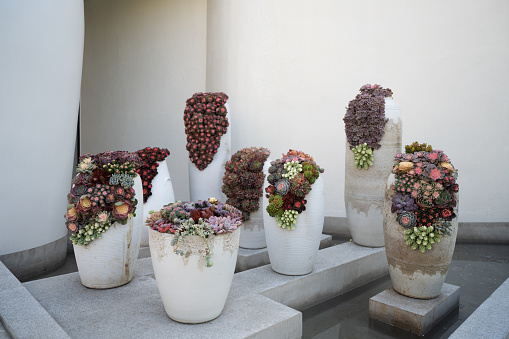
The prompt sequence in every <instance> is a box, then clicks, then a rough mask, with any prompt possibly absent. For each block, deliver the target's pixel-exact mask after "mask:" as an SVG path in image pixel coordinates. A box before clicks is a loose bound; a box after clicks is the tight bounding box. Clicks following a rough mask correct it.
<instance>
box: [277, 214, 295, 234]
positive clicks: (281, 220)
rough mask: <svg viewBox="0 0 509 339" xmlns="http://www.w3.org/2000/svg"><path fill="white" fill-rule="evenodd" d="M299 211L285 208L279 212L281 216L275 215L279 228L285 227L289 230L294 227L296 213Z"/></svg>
mask: <svg viewBox="0 0 509 339" xmlns="http://www.w3.org/2000/svg"><path fill="white" fill-rule="evenodd" d="M298 214H299V213H298V212H297V211H294V210H286V211H284V212H283V214H281V216H276V221H277V224H278V225H279V226H280V227H281V228H286V229H289V230H294V229H295V224H296V223H297V215H298Z"/></svg>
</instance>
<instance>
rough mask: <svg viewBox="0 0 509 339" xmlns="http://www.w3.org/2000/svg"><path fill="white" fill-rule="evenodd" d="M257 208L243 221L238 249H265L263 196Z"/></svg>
mask: <svg viewBox="0 0 509 339" xmlns="http://www.w3.org/2000/svg"><path fill="white" fill-rule="evenodd" d="M259 206H260V207H259V208H258V210H257V211H254V212H252V213H251V214H250V215H249V220H247V221H244V222H243V223H242V226H241V231H240V247H242V248H246V249H250V250H254V249H259V248H265V247H267V242H266V241H265V229H264V227H263V211H264V209H263V196H262V197H260V202H259Z"/></svg>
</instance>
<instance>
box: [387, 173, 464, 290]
mask: <svg viewBox="0 0 509 339" xmlns="http://www.w3.org/2000/svg"><path fill="white" fill-rule="evenodd" d="M393 183H394V174H391V175H390V176H389V179H388V180H387V184H386V194H385V202H384V211H383V213H384V226H383V231H384V238H385V253H386V255H387V262H388V263H389V274H390V276H391V281H392V287H393V288H394V290H396V292H398V293H400V294H402V295H405V296H407V297H411V298H417V299H432V298H435V297H437V296H439V295H440V292H441V290H442V286H443V284H444V281H445V277H446V275H447V271H448V269H449V265H450V264H451V261H452V254H453V252H454V245H455V244H456V236H457V234H458V218H457V217H456V218H454V219H453V221H452V234H451V235H448V236H442V238H440V242H439V243H435V244H433V248H432V249H431V250H428V251H426V252H424V253H421V251H419V250H412V249H411V248H410V246H408V245H407V244H406V242H405V238H404V235H403V231H404V227H403V226H401V225H400V224H399V223H398V222H397V221H396V214H395V213H392V212H391V205H392V197H393V195H394V190H392V189H391V184H393ZM456 201H458V202H459V200H458V195H457V194H456ZM455 213H456V215H457V206H456V209H455Z"/></svg>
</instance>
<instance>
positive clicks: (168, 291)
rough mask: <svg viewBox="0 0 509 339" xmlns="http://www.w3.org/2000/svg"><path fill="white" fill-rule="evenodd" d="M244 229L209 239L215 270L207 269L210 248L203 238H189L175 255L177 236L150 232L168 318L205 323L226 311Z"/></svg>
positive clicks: (152, 253)
mask: <svg viewBox="0 0 509 339" xmlns="http://www.w3.org/2000/svg"><path fill="white" fill-rule="evenodd" d="M239 236H240V228H238V229H236V230H235V231H233V232H232V233H224V234H220V235H215V236H212V237H210V238H208V246H209V247H210V250H211V251H212V255H211V261H212V263H213V265H212V266H211V267H205V264H206V258H205V251H206V249H207V244H206V243H205V240H204V239H203V238H201V237H199V236H185V238H184V240H183V242H181V243H180V244H179V247H178V249H179V250H183V251H186V252H189V251H191V252H192V254H190V255H188V256H186V255H184V256H180V255H178V254H176V253H175V252H174V248H173V246H172V245H171V241H172V239H173V238H174V235H172V234H168V233H159V232H157V231H154V230H152V229H150V228H149V239H150V255H151V256H152V266H153V267H154V275H155V278H156V281H157V287H158V289H159V293H160V294H161V299H162V300H163V304H164V309H165V310H166V313H167V314H168V316H169V317H170V318H171V319H173V320H175V321H178V322H181V323H191V324H196V323H203V322H206V321H210V320H212V319H215V318H217V317H218V316H219V315H220V314H221V312H222V311H223V308H224V305H225V303H226V298H227V297H228V292H229V291H230V285H231V282H232V279H233V274H234V271H235V263H236V262H237V253H238V249H239Z"/></svg>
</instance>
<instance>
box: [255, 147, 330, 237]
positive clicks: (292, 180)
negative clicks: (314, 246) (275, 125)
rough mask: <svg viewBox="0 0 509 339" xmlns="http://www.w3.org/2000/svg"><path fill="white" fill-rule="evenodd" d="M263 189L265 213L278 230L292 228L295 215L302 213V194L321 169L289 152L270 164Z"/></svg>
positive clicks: (305, 192) (297, 152)
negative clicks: (265, 201)
mask: <svg viewBox="0 0 509 339" xmlns="http://www.w3.org/2000/svg"><path fill="white" fill-rule="evenodd" d="M270 164H271V166H270V168H269V175H268V176H267V181H268V182H269V184H270V185H269V186H268V187H267V188H266V189H265V192H267V194H266V196H267V198H268V199H269V205H268V206H267V212H268V213H269V215H270V216H271V217H274V218H276V221H277V223H278V225H279V226H280V227H282V228H287V229H294V228H295V224H296V222H297V215H298V214H299V213H302V212H303V211H305V210H306V202H307V201H306V199H304V198H305V197H306V195H307V194H308V193H309V192H310V191H311V185H313V184H314V183H315V181H316V179H318V177H319V175H320V173H323V172H324V170H323V169H322V168H320V166H318V165H317V164H316V163H315V161H314V160H313V158H312V157H311V156H309V155H308V154H306V153H304V152H301V151H295V150H289V151H288V153H287V154H283V157H282V158H281V159H278V160H275V161H272V162H271V163H270Z"/></svg>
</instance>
